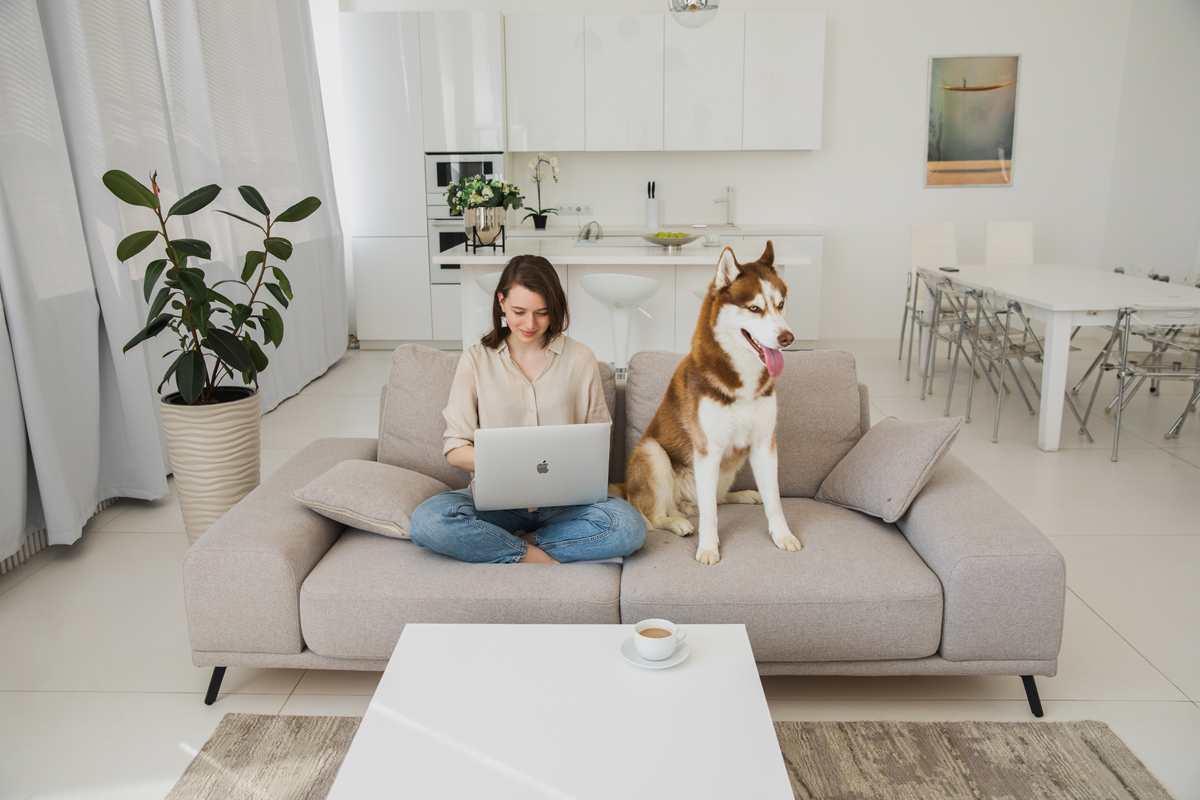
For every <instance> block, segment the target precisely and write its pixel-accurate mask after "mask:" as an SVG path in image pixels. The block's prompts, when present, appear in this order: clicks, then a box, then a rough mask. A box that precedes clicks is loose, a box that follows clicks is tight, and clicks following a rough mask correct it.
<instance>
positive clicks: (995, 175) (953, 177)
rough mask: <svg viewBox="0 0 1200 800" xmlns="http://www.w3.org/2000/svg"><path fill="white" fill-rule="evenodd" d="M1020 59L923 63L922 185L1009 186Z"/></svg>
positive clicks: (937, 59)
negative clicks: (926, 90)
mask: <svg viewBox="0 0 1200 800" xmlns="http://www.w3.org/2000/svg"><path fill="white" fill-rule="evenodd" d="M1019 66H1020V56H949V57H939V56H935V57H933V58H931V59H930V60H929V141H928V147H927V148H926V155H925V185H926V186H1010V185H1012V179H1013V137H1014V134H1015V132H1016V122H1017V79H1018V71H1019Z"/></svg>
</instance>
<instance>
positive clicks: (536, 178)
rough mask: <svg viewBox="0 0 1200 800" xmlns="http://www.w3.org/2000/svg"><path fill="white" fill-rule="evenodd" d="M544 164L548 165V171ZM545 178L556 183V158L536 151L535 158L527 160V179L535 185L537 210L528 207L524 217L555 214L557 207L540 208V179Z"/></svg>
mask: <svg viewBox="0 0 1200 800" xmlns="http://www.w3.org/2000/svg"><path fill="white" fill-rule="evenodd" d="M543 164H545V165H546V166H547V167H550V173H549V174H547V173H546V169H545V167H543V166H542V165H543ZM547 178H554V182H555V183H558V159H557V158H556V157H555V156H548V155H546V154H545V153H538V154H537V158H534V159H530V161H529V179H530V180H531V181H533V183H534V185H535V186H537V198H538V201H537V210H536V211H534V210H533V209H530V211H529V213H528V214H526V215H525V217H524V219H529V218H530V217H544V216H545V215H547V214H557V213H558V209H557V208H542V181H544V180H546V179H547Z"/></svg>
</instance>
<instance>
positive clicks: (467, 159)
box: [425, 153, 504, 206]
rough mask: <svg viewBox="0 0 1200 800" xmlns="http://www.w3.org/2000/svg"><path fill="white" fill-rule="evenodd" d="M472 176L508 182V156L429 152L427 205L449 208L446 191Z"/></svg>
mask: <svg viewBox="0 0 1200 800" xmlns="http://www.w3.org/2000/svg"><path fill="white" fill-rule="evenodd" d="M472 175H482V176H483V177H485V178H489V179H491V180H494V181H500V180H504V153H426V154H425V204H426V205H430V206H434V205H445V203H446V188H447V187H448V186H449V185H450V184H452V183H458V182H459V180H461V179H462V178H469V177H471V176H472Z"/></svg>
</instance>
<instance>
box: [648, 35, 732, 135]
mask: <svg viewBox="0 0 1200 800" xmlns="http://www.w3.org/2000/svg"><path fill="white" fill-rule="evenodd" d="M745 27H746V15H745V14H728V13H725V12H721V13H720V14H717V16H715V17H713V19H712V21H710V22H709V23H708V24H707V25H705V26H704V27H702V28H685V27H683V26H682V25H677V24H675V23H674V22H673V21H672V22H669V23H668V24H667V25H666V37H665V44H666V49H665V54H664V64H665V74H664V78H663V85H664V93H665V97H664V105H663V114H664V118H665V119H664V131H665V132H664V144H665V147H666V149H667V150H741V149H742V64H743V56H744V52H743V46H744V43H745Z"/></svg>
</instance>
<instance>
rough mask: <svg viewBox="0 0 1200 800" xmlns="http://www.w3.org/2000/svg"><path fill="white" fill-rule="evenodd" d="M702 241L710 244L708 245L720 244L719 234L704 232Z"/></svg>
mask: <svg viewBox="0 0 1200 800" xmlns="http://www.w3.org/2000/svg"><path fill="white" fill-rule="evenodd" d="M704 243H705V244H710V245H717V244H720V243H721V234H719V233H706V234H704Z"/></svg>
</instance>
